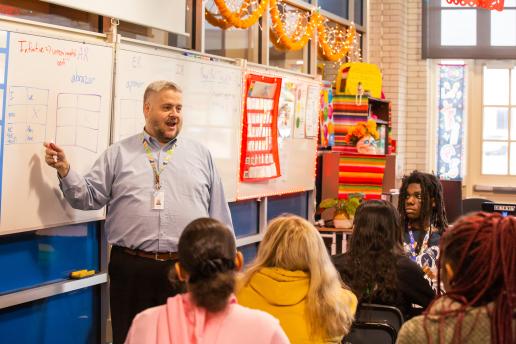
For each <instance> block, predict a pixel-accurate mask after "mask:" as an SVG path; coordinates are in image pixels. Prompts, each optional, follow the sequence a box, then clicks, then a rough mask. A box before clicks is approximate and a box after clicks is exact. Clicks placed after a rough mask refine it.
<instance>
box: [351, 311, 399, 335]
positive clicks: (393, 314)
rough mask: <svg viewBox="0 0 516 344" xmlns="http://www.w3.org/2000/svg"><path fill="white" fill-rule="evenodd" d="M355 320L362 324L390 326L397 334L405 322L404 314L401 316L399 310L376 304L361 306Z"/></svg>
mask: <svg viewBox="0 0 516 344" xmlns="http://www.w3.org/2000/svg"><path fill="white" fill-rule="evenodd" d="M355 319H356V320H357V321H361V322H368V323H369V322H374V323H385V324H388V325H390V326H391V327H392V328H393V329H394V331H395V332H396V334H397V333H398V331H399V329H400V327H401V325H402V324H403V321H404V319H403V314H401V311H400V310H399V309H398V308H396V307H393V306H386V305H378V304H374V303H362V304H360V306H359V307H358V309H357V314H356V316H355Z"/></svg>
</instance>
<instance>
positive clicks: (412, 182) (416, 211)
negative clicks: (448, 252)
mask: <svg viewBox="0 0 516 344" xmlns="http://www.w3.org/2000/svg"><path fill="white" fill-rule="evenodd" d="M398 211H399V213H400V216H401V224H402V228H404V238H403V242H404V244H403V247H404V250H405V253H406V254H407V255H408V256H409V257H410V259H412V260H413V261H415V262H416V263H417V264H418V265H419V266H421V268H422V269H423V271H425V273H426V278H427V279H428V281H429V282H430V284H431V285H432V287H433V288H434V290H436V289H437V283H436V276H437V266H436V262H437V259H438V257H439V247H438V245H439V239H440V237H441V234H442V233H443V232H444V230H445V229H446V227H447V226H448V222H447V220H446V211H445V209H444V200H443V189H442V186H441V183H440V182H439V179H437V177H436V176H434V175H432V174H429V173H423V172H419V171H413V172H412V173H411V174H410V175H408V176H405V177H403V180H402V185H401V188H400V197H399V202H398Z"/></svg>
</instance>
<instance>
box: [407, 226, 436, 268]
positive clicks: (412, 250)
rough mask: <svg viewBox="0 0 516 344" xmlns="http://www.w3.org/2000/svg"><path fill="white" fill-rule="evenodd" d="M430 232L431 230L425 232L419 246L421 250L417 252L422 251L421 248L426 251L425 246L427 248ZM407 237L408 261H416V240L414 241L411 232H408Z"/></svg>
mask: <svg viewBox="0 0 516 344" xmlns="http://www.w3.org/2000/svg"><path fill="white" fill-rule="evenodd" d="M431 231H432V228H429V229H428V231H427V232H426V234H425V237H424V238H423V243H422V244H421V248H420V250H419V252H421V251H423V248H425V249H426V246H428V240H429V239H430V232H431ZM408 233H409V237H410V245H409V248H410V259H412V260H413V261H415V260H416V257H417V253H416V244H415V242H416V240H415V239H414V233H413V232H412V230H409V232H408Z"/></svg>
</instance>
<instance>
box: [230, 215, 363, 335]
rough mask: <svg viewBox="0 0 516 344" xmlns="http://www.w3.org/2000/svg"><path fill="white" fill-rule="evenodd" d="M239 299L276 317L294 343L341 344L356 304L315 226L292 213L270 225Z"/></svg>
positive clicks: (243, 280)
mask: <svg viewBox="0 0 516 344" xmlns="http://www.w3.org/2000/svg"><path fill="white" fill-rule="evenodd" d="M237 298H238V302H239V303H240V304H242V305H244V306H247V307H251V308H255V309H261V310H264V311H266V312H268V313H270V314H272V315H274V316H275V317H276V318H278V319H279V321H280V324H281V326H282V327H283V329H284V330H285V332H286V333H287V336H288V338H289V339H290V341H291V342H292V343H294V344H300V343H315V344H316V343H340V340H341V339H342V337H343V336H344V335H346V334H347V333H348V331H349V329H350V327H351V322H352V321H353V315H354V313H355V310H356V304H357V300H356V297H355V295H353V293H351V292H350V291H349V290H347V289H345V288H344V286H343V284H342V282H341V280H340V278H339V276H338V273H337V271H336V270H335V268H334V266H333V265H332V263H331V261H330V257H329V256H328V253H327V251H326V247H325V246H324V243H323V240H322V238H321V236H320V235H319V233H318V232H317V230H316V229H315V227H314V226H313V225H312V224H310V223H309V222H308V221H306V220H305V219H302V218H300V217H298V216H294V215H285V216H280V217H278V218H276V219H274V220H273V221H272V222H271V223H270V224H269V226H268V229H267V232H266V233H265V237H264V238H263V241H262V242H261V243H260V248H259V250H258V255H257V257H256V259H255V261H254V262H253V264H251V266H250V267H249V269H248V270H247V271H246V272H245V274H244V276H243V278H242V279H241V280H240V281H239V289H238V292H237Z"/></svg>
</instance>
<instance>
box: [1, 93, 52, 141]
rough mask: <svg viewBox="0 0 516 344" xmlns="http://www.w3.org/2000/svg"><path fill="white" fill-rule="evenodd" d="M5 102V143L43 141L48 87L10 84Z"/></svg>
mask: <svg viewBox="0 0 516 344" xmlns="http://www.w3.org/2000/svg"><path fill="white" fill-rule="evenodd" d="M7 104H8V105H7V111H6V115H7V118H6V130H7V134H6V141H5V144H6V145H12V144H25V143H42V142H43V141H45V136H46V135H45V134H46V126H45V123H46V121H47V109H48V89H42V88H35V87H28V86H11V87H9V93H8V95H7Z"/></svg>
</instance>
